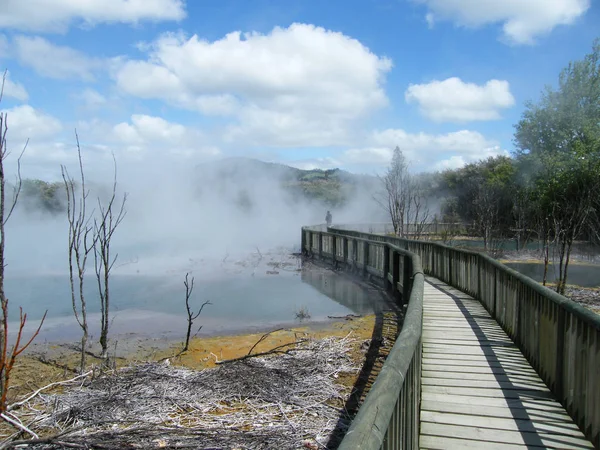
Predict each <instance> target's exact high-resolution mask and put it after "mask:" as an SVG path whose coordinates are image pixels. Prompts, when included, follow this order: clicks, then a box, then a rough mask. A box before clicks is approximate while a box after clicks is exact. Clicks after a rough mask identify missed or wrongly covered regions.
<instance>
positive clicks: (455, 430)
mask: <svg viewBox="0 0 600 450" xmlns="http://www.w3.org/2000/svg"><path fill="white" fill-rule="evenodd" d="M421 435H430V436H440V437H445V438H458V439H466V440H475V441H481V443H482V445H481V447H480V448H482V449H483V448H487V445H488V443H489V442H497V443H502V444H516V445H527V446H533V447H546V448H560V449H569V450H573V449H593V448H594V447H593V446H592V444H591V443H590V442H587V441H585V440H583V439H579V438H577V437H573V436H567V435H560V434H548V433H541V432H535V433H529V432H519V431H508V430H495V429H490V428H477V427H470V426H460V425H447V424H437V423H431V422H421Z"/></svg>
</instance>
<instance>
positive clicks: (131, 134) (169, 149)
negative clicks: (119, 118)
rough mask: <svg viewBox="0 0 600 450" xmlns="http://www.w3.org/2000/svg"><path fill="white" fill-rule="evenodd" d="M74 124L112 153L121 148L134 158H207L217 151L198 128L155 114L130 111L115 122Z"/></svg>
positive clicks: (94, 141)
mask: <svg viewBox="0 0 600 450" xmlns="http://www.w3.org/2000/svg"><path fill="white" fill-rule="evenodd" d="M77 128H78V130H80V134H81V135H82V136H86V139H87V140H88V142H93V143H94V145H96V146H102V147H103V148H105V149H112V150H113V151H115V153H119V152H121V151H124V152H125V153H126V154H128V155H129V156H133V157H136V158H145V157H147V158H158V159H161V160H162V159H164V158H163V157H164V156H165V155H169V154H170V155H175V156H179V157H199V158H210V157H214V156H218V155H219V154H220V150H219V149H218V148H217V147H215V146H213V145H210V143H208V142H207V139H206V137H205V136H204V134H203V133H202V132H201V131H199V130H197V129H195V128H193V127H187V126H184V125H181V124H179V123H175V122H170V121H167V120H165V119H163V118H162V117H157V116H149V115H144V114H134V115H132V116H131V118H130V121H128V122H120V123H118V124H116V125H112V124H108V123H106V122H101V121H87V122H80V123H79V124H78V125H77Z"/></svg>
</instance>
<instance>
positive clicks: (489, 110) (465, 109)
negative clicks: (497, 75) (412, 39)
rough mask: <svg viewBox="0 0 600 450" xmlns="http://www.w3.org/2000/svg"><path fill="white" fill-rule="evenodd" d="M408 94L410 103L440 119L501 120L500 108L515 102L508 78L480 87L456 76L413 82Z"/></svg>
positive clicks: (407, 91)
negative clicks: (428, 81) (418, 82)
mask: <svg viewBox="0 0 600 450" xmlns="http://www.w3.org/2000/svg"><path fill="white" fill-rule="evenodd" d="M404 95H405V99H406V101H407V102H408V103H417V104H418V105H419V109H420V111H421V113H422V114H423V115H424V116H426V117H428V118H430V119H432V120H434V121H436V122H469V121H475V120H497V119H500V118H501V116H500V109H504V108H510V107H511V106H513V105H514V104H515V99H514V97H513V96H512V94H511V93H510V86H509V84H508V81H502V80H490V81H488V82H487V83H485V84H484V85H481V86H480V85H477V84H474V83H465V82H463V81H462V80H461V79H460V78H456V77H453V78H448V79H446V80H444V81H437V80H435V81H432V82H431V83H427V84H411V85H410V86H409V87H408V89H407V90H406V92H405V94H404Z"/></svg>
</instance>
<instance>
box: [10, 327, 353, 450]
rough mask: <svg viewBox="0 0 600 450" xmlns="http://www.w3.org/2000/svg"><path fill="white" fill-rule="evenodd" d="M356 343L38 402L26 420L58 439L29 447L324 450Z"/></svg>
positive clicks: (28, 407)
mask: <svg viewBox="0 0 600 450" xmlns="http://www.w3.org/2000/svg"><path fill="white" fill-rule="evenodd" d="M351 343H352V341H351V339H349V338H348V337H346V338H344V339H340V338H326V339H322V340H311V341H306V342H302V343H301V344H299V345H297V346H296V347H295V348H293V349H290V350H288V351H287V352H286V353H284V354H281V355H277V356H259V357H252V358H248V359H245V360H242V361H234V362H231V363H227V364H222V365H220V366H218V367H217V368H214V369H206V370H203V371H193V370H189V369H184V368H176V367H171V366H169V365H166V364H161V363H146V364H141V365H136V366H132V367H128V368H126V369H122V370H120V371H118V372H115V373H111V374H105V375H103V376H101V377H99V378H96V379H95V380H93V381H88V382H86V383H84V384H83V385H78V386H73V387H70V388H67V389H65V390H64V392H62V393H56V394H40V395H38V396H37V397H36V398H35V399H32V400H31V401H29V402H28V403H27V404H25V405H22V406H21V409H20V410H19V411H18V413H19V414H18V416H19V418H20V420H21V421H22V422H23V423H26V424H27V426H28V428H29V429H30V430H32V431H34V432H35V433H37V434H38V435H40V436H44V435H46V436H47V435H49V434H50V433H54V434H53V435H52V436H49V437H47V438H43V437H42V438H40V439H37V440H33V441H32V440H29V441H27V442H28V443H29V445H30V446H29V447H28V448H36V449H55V448H65V447H67V446H68V447H70V448H90V447H94V448H144V449H147V448H159V447H163V448H164V447H171V448H172V447H176V448H240V449H241V448H244V449H246V448H252V449H263V448H264V449H266V448H270V449H271V448H278V449H288V448H325V446H326V444H327V442H328V440H329V438H330V434H331V433H332V431H333V430H334V429H335V428H336V425H337V424H338V421H339V420H342V421H344V420H347V418H346V417H345V416H344V411H343V405H344V403H345V401H346V399H347V398H348V396H349V394H350V392H349V391H350V389H349V388H347V387H344V386H343V385H341V384H338V383H336V379H337V378H338V376H339V375H340V374H342V373H356V372H357V371H358V368H357V367H355V364H354V363H353V362H352V360H351V359H350V357H349V356H348V351H349V350H350V345H351ZM15 412H16V411H15ZM18 442H19V441H12V442H10V443H8V442H6V443H5V446H6V447H5V448H10V447H14V446H15V445H18ZM20 442H21V443H23V442H24V441H20Z"/></svg>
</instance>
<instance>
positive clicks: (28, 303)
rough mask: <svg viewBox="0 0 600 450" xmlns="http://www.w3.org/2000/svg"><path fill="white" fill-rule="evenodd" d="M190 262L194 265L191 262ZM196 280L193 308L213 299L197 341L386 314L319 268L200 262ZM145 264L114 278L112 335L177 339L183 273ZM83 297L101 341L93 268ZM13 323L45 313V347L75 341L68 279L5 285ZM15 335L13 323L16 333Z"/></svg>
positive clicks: (374, 297)
mask: <svg viewBox="0 0 600 450" xmlns="http://www.w3.org/2000/svg"><path fill="white" fill-rule="evenodd" d="M190 261H191V260H190ZM190 265H193V266H194V267H193V270H190V272H191V276H195V277H196V280H195V287H194V291H193V293H192V297H191V300H190V304H191V305H192V306H193V307H194V308H195V309H197V308H199V306H200V305H201V304H202V302H204V301H206V300H210V302H211V304H210V305H207V306H206V307H205V308H204V310H203V312H202V315H201V316H200V317H199V318H198V319H197V320H196V321H195V322H194V330H195V329H197V327H198V326H200V325H202V330H201V332H200V333H199V334H200V335H214V334H232V333H238V332H246V331H255V330H260V329H265V328H269V327H273V326H291V325H297V324H298V323H299V321H298V319H296V312H297V311H299V310H300V309H301V308H303V309H306V310H307V311H308V312H309V314H310V319H308V320H305V321H304V322H303V323H306V322H320V321H326V320H328V316H345V315H347V314H361V315H364V314H371V313H373V312H375V311H379V310H381V309H386V308H387V306H386V305H387V303H386V300H385V298H384V297H383V296H382V294H381V293H380V292H378V291H377V290H376V289H367V288H364V287H360V286H358V285H356V284H355V283H353V282H351V281H350V280H349V279H348V278H347V277H344V276H341V275H339V274H335V273H333V272H330V271H326V270H322V269H307V268H301V267H300V261H299V260H298V258H295V257H290V256H283V257H282V256H281V255H275V256H273V255H271V256H269V255H265V257H264V258H261V260H260V261H258V262H257V261H256V257H254V260H250V259H247V258H246V259H237V260H236V259H235V258H231V259H230V260H229V261H218V262H217V261H212V262H210V261H203V262H198V261H196V262H195V264H190ZM141 266H142V265H141V264H140V265H136V264H131V265H130V266H128V267H127V268H126V269H127V270H115V273H114V274H113V275H112V277H111V286H110V289H111V290H110V295H111V310H110V320H111V328H110V333H111V334H112V335H113V336H119V335H136V336H139V337H160V338H170V337H171V338H174V339H175V338H179V337H181V336H182V335H183V334H184V333H185V327H186V324H187V314H186V309H185V288H184V285H183V280H184V277H185V272H186V271H185V270H171V271H169V272H168V273H156V271H154V272H152V271H149V270H145V269H144V268H142V267H141ZM90 272H91V274H90V276H89V277H88V279H87V284H86V289H85V291H86V292H85V294H86V298H87V303H88V316H89V317H88V321H89V323H90V332H91V334H92V335H93V336H94V338H95V337H96V336H98V329H99V322H100V307H99V302H98V291H97V285H96V279H95V278H94V276H92V275H93V262H92V266H91V268H90ZM6 292H7V295H8V297H9V299H10V307H11V319H12V320H14V319H16V318H17V317H18V307H19V306H22V307H23V310H24V311H25V312H27V314H28V325H29V326H28V327H27V328H28V329H29V330H31V328H32V327H33V326H34V324H36V323H37V322H38V321H39V319H40V318H41V316H42V314H43V312H44V311H45V310H48V316H47V319H46V322H45V323H44V327H43V329H42V332H41V334H40V337H39V338H38V342H39V341H40V340H46V341H65V340H76V339H77V338H78V337H79V336H80V330H79V328H78V326H77V324H76V322H75V319H74V317H73V311H72V306H71V294H70V288H69V281H68V276H67V274H65V273H54V274H52V273H43V274H38V275H36V276H30V275H28V274H23V273H21V274H18V275H16V276H12V277H11V276H8V277H7V279H6ZM12 329H13V330H14V329H15V328H14V325H13V327H12Z"/></svg>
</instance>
